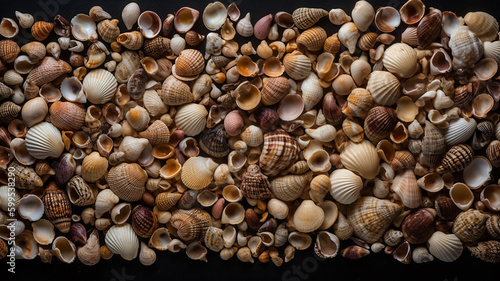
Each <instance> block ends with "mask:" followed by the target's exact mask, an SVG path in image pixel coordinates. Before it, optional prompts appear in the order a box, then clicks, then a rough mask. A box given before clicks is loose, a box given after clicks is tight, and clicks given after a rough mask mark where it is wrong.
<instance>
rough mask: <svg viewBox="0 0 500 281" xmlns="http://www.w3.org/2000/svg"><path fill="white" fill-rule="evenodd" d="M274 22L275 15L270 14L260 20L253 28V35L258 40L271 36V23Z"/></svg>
mask: <svg viewBox="0 0 500 281" xmlns="http://www.w3.org/2000/svg"><path fill="white" fill-rule="evenodd" d="M272 21H273V15H271V14H268V15H266V16H264V17H262V18H261V19H259V20H258V21H257V22H256V23H255V25H254V27H253V35H254V36H255V38H257V39H258V40H264V39H266V38H267V36H268V35H269V32H270V30H271V23H272Z"/></svg>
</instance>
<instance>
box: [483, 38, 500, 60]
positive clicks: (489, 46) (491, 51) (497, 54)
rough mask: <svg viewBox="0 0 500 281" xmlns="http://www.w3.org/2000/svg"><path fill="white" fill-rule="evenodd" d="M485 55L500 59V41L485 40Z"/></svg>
mask: <svg viewBox="0 0 500 281" xmlns="http://www.w3.org/2000/svg"><path fill="white" fill-rule="evenodd" d="M483 46H484V57H485V58H491V59H494V60H495V61H496V62H498V61H500V41H493V42H483Z"/></svg>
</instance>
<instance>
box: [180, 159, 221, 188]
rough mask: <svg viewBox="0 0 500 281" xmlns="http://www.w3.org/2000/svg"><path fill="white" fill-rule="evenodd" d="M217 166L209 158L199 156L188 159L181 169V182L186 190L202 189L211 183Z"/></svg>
mask: <svg viewBox="0 0 500 281" xmlns="http://www.w3.org/2000/svg"><path fill="white" fill-rule="evenodd" d="M217 166H218V165H217V164H216V163H215V162H214V161H213V160H212V159H210V158H205V157H199V156H197V157H192V158H189V159H188V160H187V161H186V162H185V163H184V165H183V167H182V171H181V179H182V182H183V183H184V184H185V185H186V186H187V187H188V188H191V189H195V190H198V189H203V188H205V187H206V186H207V185H209V184H210V182H211V181H212V179H213V175H214V172H215V169H217ZM195 175H196V176H195Z"/></svg>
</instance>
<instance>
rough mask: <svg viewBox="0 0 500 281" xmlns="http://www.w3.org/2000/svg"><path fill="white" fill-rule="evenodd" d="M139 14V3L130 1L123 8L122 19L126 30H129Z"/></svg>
mask: <svg viewBox="0 0 500 281" xmlns="http://www.w3.org/2000/svg"><path fill="white" fill-rule="evenodd" d="M140 14H141V9H140V8H139V5H138V4H137V3H135V2H131V3H129V4H127V6H125V8H123V11H122V19H123V23H124V24H125V27H126V28H127V30H131V29H132V27H133V26H134V24H135V23H136V22H137V19H138V18H139V15H140Z"/></svg>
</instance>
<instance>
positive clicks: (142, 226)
mask: <svg viewBox="0 0 500 281" xmlns="http://www.w3.org/2000/svg"><path fill="white" fill-rule="evenodd" d="M131 218H132V229H133V230H134V232H135V233H136V234H137V235H138V236H140V237H142V238H149V237H151V235H152V234H153V232H154V231H155V230H156V229H157V228H158V226H159V224H158V218H157V216H156V214H155V213H153V211H151V210H150V209H149V208H148V207H145V206H141V205H139V206H137V207H135V208H134V210H133V211H132V216H131Z"/></svg>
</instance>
